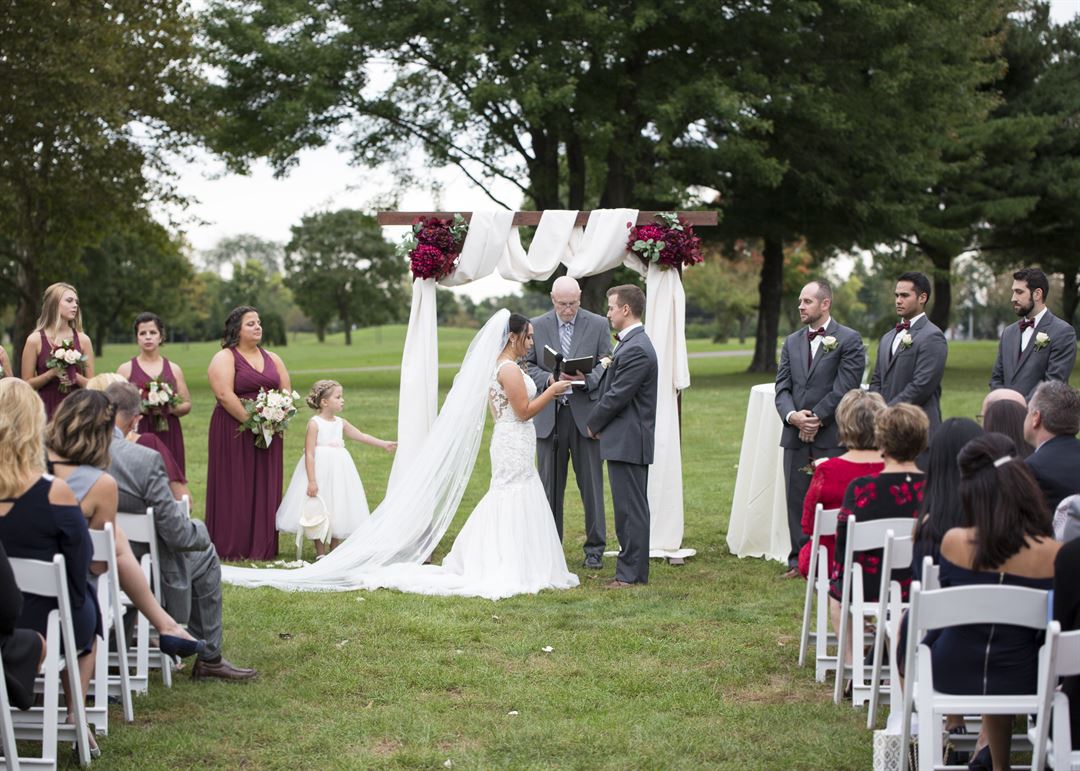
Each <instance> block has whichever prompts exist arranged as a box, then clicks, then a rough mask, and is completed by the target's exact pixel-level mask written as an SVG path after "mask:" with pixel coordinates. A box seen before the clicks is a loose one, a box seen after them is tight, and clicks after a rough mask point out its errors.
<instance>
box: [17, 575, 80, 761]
mask: <svg viewBox="0 0 1080 771" xmlns="http://www.w3.org/2000/svg"><path fill="white" fill-rule="evenodd" d="M9 561H10V562H11V569H12V572H13V573H14V574H15V582H16V583H17V584H18V585H19V589H20V590H21V591H22V592H23V593H24V594H36V595H39V596H41V597H53V598H55V599H56V605H57V607H56V610H53V611H50V612H49V619H48V622H47V626H46V632H45V665H44V667H43V669H42V675H40V676H39V678H38V680H39V682H41V684H42V691H41V692H42V696H43V705H42V706H41V707H33V708H31V709H29V710H17V711H16V712H14V713H9V714H11V721H12V723H13V724H14V727H15V738H16V739H31V740H33V741H39V742H41V757H40V758H20V760H19V763H20V765H21V766H22V767H23V768H27V767H35V768H36V767H41V766H44V767H46V768H56V765H57V760H58V758H57V740H58V739H63V740H64V741H74V742H75V746H76V747H77V748H78V751H79V762H80V763H82V765H84V766H86V765H89V764H90V738H89V737H90V732H89V731H88V730H87V727H86V710H85V704H84V701H83V693H82V683H81V681H80V680H79V656H78V651H77V650H76V648H75V629H74V626H73V623H74V622H73V621H72V617H71V599H70V597H69V596H68V584H67V570H66V569H65V567H64V557H63V555H61V554H57V555H56V556H55V557H53V560H52V562H42V561H40V560H30V559H22V558H19V557H10V558H9ZM61 640H62V641H63V648H64V657H63V659H62V660H61V658H60V646H61ZM62 666H63V668H66V669H67V671H68V679H67V680H68V688H70V689H71V691H70V693H71V701H72V703H73V704H74V705H75V723H74V725H70V724H64V723H60V721H59V712H60V710H59V704H60V670H61V668H62Z"/></svg>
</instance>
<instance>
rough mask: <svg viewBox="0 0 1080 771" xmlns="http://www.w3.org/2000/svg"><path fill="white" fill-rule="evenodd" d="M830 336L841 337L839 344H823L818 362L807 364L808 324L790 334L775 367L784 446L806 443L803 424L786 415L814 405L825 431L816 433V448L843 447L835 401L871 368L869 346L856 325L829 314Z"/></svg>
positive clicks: (777, 401)
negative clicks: (832, 347) (799, 426)
mask: <svg viewBox="0 0 1080 771" xmlns="http://www.w3.org/2000/svg"><path fill="white" fill-rule="evenodd" d="M825 335H826V336H829V337H835V338H836V349H835V350H832V351H826V350H825V348H824V343H823V344H822V347H820V348H818V353H817V356H815V357H814V363H813V364H812V365H811V366H810V367H809V369H807V366H806V360H807V358H808V356H809V353H810V341H809V340H807V339H806V329H805V328H802V329H799V330H798V331H797V332H794V333H792V334H790V335H788V337H787V339H786V340H784V346H783V348H781V350H780V366H779V367H778V368H777V370H776V411H777V412H779V413H780V421H781V422H782V423H783V424H784V430H783V432H782V433H781V434H780V446H781V447H785V448H787V449H790V450H795V449H798V448H799V447H801V446H802V445H803V444H804V443H803V441H802V440H801V439H799V429H797V428H795V426H791V425H788V423H787V422H786V421H785V420H784V418H786V417H787V415H788V413H789V412H797V411H799V410H810V411H811V412H812V413H814V414H815V415H817V416H818V418H819V419H820V420H821V430H819V431H818V433H817V436H815V437H814V442H813V445H812V446H813V447H820V448H822V449H831V448H835V447H839V446H840V436H839V434H838V432H837V430H836V420H835V413H836V405H838V404H839V403H840V400H841V399H842V398H844V394H846V393H847V392H848V391H850V390H851V389H852V388H858V387H859V383H860V382H861V381H862V374H863V370H864V369H866V348H865V347H864V346H863V342H862V337H861V336H860V335H859V333H858V332H856V331H855V330H854V329H851V328H849V327H845V326H843V325H842V324H838V323H837V322H836V319H829V324H828V326H827V327H825Z"/></svg>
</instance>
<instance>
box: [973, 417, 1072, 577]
mask: <svg viewBox="0 0 1080 771" xmlns="http://www.w3.org/2000/svg"><path fill="white" fill-rule="evenodd" d="M957 464H958V465H959V466H960V499H961V501H962V502H963V505H964V519H965V524H966V525H967V526H968V527H973V528H975V555H974V558H973V559H972V565H971V567H972V569H973V570H993V569H994V568H997V567H999V566H1001V565H1002V564H1004V563H1005V561H1006V560H1007V559H1009V557H1011V556H1013V555H1014V554H1016V553H1018V552H1019V551H1020V550H1021V549H1022V548H1024V546H1025V544H1026V543H1027V539H1028V537H1029V536H1030V537H1032V538H1040V537H1041V538H1053V537H1054V528H1053V524H1052V521H1051V518H1050V512H1049V511H1048V509H1047V506H1046V498H1045V497H1044V496H1043V494H1042V490H1041V489H1039V484H1038V482H1036V481H1035V477H1034V476H1033V475H1032V473H1031V470H1030V469H1029V468H1028V467H1027V465H1026V464H1025V463H1024V462H1023V461H1022V460H1020V458H1019V457H1018V456H1017V454H1016V445H1015V444H1013V441H1012V439H1010V438H1009V437H1007V436H1005V435H1004V434H993V433H987V434H983V435H982V436H980V437H976V438H975V439H972V440H971V441H970V442H968V443H967V444H966V445H964V448H963V449H962V450H960V455H959V457H957Z"/></svg>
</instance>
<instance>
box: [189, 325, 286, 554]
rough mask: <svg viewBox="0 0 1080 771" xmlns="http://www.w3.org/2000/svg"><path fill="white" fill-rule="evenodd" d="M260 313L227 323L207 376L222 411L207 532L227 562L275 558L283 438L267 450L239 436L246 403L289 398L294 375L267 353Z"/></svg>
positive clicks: (211, 462) (214, 443)
mask: <svg viewBox="0 0 1080 771" xmlns="http://www.w3.org/2000/svg"><path fill="white" fill-rule="evenodd" d="M261 341H262V323H261V322H260V321H259V312H258V311H256V310H255V309H254V308H252V307H250V306H246V305H242V306H240V307H239V308H234V309H233V311H232V312H231V313H230V314H229V317H228V318H227V319H225V333H224V335H223V337H222V341H221V347H222V348H223V350H221V351H218V352H217V353H215V354H214V358H213V359H211V360H210V368H209V369H208V370H207V375H209V378H210V388H211V390H213V392H214V396H215V397H217V406H216V407H214V412H213V414H212V415H211V416H210V453H209V457H208V458H207V474H206V528H207V530H209V531H210V538H211V540H212V541H213V542H214V546H215V547H217V552H218V554H219V555H220V556H221V558H222V559H223V560H240V559H258V560H268V559H273V558H274V557H276V556H277V542H278V538H277V531H276V529H275V524H274V522H275V519H274V517H275V514H276V512H277V508H278V505H279V504H280V503H281V484H282V465H281V458H282V452H281V450H282V445H283V444H284V443H283V442H282V441H281V437H277V438H276V439H275V440H274V441H273V442H271V444H270V447H269V449H266V450H262V449H259V448H258V447H256V446H255V435H254V434H253V433H251V432H250V431H244V432H239V431H238V430H237V429H238V428H239V425H240V424H241V423H243V422H244V421H245V420H247V412H246V411H245V410H244V405H243V404H242V403H241V401H240V400H241V399H253V398H255V396H256V395H257V394H258V392H259V389H260V388H267V389H270V388H281V389H285V390H291V389H292V384H291V382H290V380H289V372H288V370H286V369H285V364H284V363H283V362H282V361H281V358H280V357H279V356H278V355H277V354H276V353H268V352H267V351H264V350H263V349H262V347H261V346H260V345H259V343H260V342H261Z"/></svg>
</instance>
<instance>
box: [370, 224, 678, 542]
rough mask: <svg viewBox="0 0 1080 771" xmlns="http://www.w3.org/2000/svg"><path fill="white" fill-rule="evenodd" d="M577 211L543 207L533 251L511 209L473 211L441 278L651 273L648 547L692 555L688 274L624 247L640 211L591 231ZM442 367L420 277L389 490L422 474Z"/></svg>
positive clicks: (427, 287) (427, 283)
mask: <svg viewBox="0 0 1080 771" xmlns="http://www.w3.org/2000/svg"><path fill="white" fill-rule="evenodd" d="M577 215H578V212H576V211H568V210H547V211H545V212H544V213H543V214H542V215H541V218H540V224H539V225H538V226H537V228H536V232H535V234H534V236H533V240H532V242H531V244H530V245H529V249H528V251H526V250H525V249H524V248H523V247H522V245H521V239H520V236H519V233H518V229H517V228H516V227H513V226H512V222H513V212H509V211H477V212H473V215H472V219H471V220H470V222H469V230H468V234H467V235H466V237H465V243H464V245H463V246H462V250H461V254H460V256H459V257H458V264H457V266H456V268H455V270H454V272H453V273H452V274H451V275H449V276H447V277H446V278H445V279H442V280H441V281H440V282H439V283H440V284H442V285H443V286H448V287H449V286H462V285H464V284H467V283H469V282H471V281H475V280H477V279H480V278H483V277H485V276H487V275H490V274H491V273H492V272H494V271H495V270H496V269H497V270H498V272H499V274H500V275H501V276H502V277H503V278H506V279H509V280H513V281H530V280H534V279H545V278H548V277H549V276H550V275H551V274H552V273H554V272H555V270H556V269H557V268H558V267H559V264H560V263H562V264H565V265H566V268H567V273H568V274H569V275H570V276H573V277H574V278H582V277H585V276H593V275H596V274H598V273H603V272H604V271H607V270H610V269H612V268H616V267H618V266H619V265H625V266H627V267H630V268H632V269H634V270H637V271H638V272H639V273H641V274H642V275H645V276H646V290H647V303H648V305H647V310H646V315H645V330H646V333H647V334H648V335H649V337H650V338H651V339H652V342H653V345H654V346H655V347H656V352H657V358H658V364H659V382H660V388H659V393H658V394H657V415H656V461H655V462H654V464H653V465H652V467H651V468H650V470H649V504H650V509H651V520H652V532H651V538H650V553H651V555H652V556H654V557H686V556H690V555H692V554H694V553H695V552H694V550H693V549H682V548H681V544H682V535H683V491H682V455H681V449H680V444H679V440H680V436H679V422H678V420H679V419H678V406H677V399H678V392H679V391H681V390H683V389H685V388H688V387H689V386H690V370H689V366H688V363H687V355H686V328H685V313H686V298H685V294H684V293H683V287H682V279H681V278H680V276H679V273H678V271H675V270H662V269H660V268H658V267H657V266H655V265H650V266H649V269H648V271H646V270H645V267H644V265H643V264H642V262H641V260H640V258H638V257H637V255H634V254H632V253H631V252H630V251H629V250H628V249H627V248H626V243H627V239H628V238H629V234H630V229H631V228H632V227H633V225H634V223H635V222H636V221H637V217H638V210H637V209H596V210H593V211H592V212H591V213H590V214H589V221H588V223H587V224H586V226H585V228H584V231H582V229H581V228H579V227H575V225H574V223H575V220H576V219H577ZM438 368H439V361H438V333H437V329H436V322H435V286H434V281H433V280H430V279H428V280H419V279H417V280H416V281H414V282H413V302H412V310H411V312H410V316H409V329H408V333H407V334H406V338H405V349H404V351H403V353H402V360H401V387H400V392H399V403H398V450H397V455H396V457H395V459H394V466H393V469H392V471H391V475H390V483H389V485H388V488H387V494H388V495H389V494H390V492H391V491H392V489H393V488H394V486H395V485H396V484H397V483H398V482H399V481H401V480H403V479H409V478H411V479H415V478H416V475H415V474H409V473H408V468H409V466H411V465H412V462H413V461H414V460H415V458H416V454H417V452H419V449H420V447H421V446H422V445H423V442H424V439H425V438H426V437H427V434H428V432H429V431H430V430H431V426H432V424H433V423H434V420H435V414H434V409H435V405H436V404H437V399H438V386H439V380H438Z"/></svg>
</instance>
